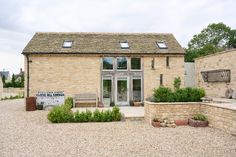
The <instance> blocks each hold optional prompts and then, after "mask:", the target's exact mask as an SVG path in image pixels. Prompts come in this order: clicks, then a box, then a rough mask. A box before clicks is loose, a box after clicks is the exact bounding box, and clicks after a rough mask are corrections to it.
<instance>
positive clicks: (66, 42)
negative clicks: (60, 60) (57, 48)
mask: <svg viewBox="0 0 236 157" xmlns="http://www.w3.org/2000/svg"><path fill="white" fill-rule="evenodd" d="M72 43H73V42H72V41H64V42H63V46H62V47H63V48H71V47H72Z"/></svg>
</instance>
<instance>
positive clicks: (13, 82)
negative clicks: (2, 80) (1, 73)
mask: <svg viewBox="0 0 236 157" xmlns="http://www.w3.org/2000/svg"><path fill="white" fill-rule="evenodd" d="M11 83H12V86H13V87H14V86H15V85H16V78H15V75H14V74H12V78H11Z"/></svg>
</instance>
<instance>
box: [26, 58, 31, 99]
mask: <svg viewBox="0 0 236 157" xmlns="http://www.w3.org/2000/svg"><path fill="white" fill-rule="evenodd" d="M26 62H27V65H26V66H27V84H26V88H27V91H26V96H27V97H29V63H30V62H31V61H30V60H29V55H28V54H26Z"/></svg>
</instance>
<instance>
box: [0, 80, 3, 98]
mask: <svg viewBox="0 0 236 157" xmlns="http://www.w3.org/2000/svg"><path fill="white" fill-rule="evenodd" d="M2 93H3V83H2V78H1V77H0V98H1V97H2Z"/></svg>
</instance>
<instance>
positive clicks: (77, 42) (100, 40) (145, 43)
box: [23, 32, 184, 54]
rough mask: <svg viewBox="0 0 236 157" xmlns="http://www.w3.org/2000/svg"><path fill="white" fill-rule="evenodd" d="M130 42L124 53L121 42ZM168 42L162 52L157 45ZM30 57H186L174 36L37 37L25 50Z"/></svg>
mask: <svg viewBox="0 0 236 157" xmlns="http://www.w3.org/2000/svg"><path fill="white" fill-rule="evenodd" d="M65 40H69V41H73V44H72V47H71V48H63V47H62V45H63V42H64V41H65ZM124 41H127V42H128V43H129V49H121V47H120V42H124ZM161 41H164V42H165V43H166V45H167V46H168V49H160V48H158V46H157V44H156V42H161ZM30 53H33V54H34V53H40V54H43V53H51V54H53V53H55V54H58V53H59V54H60V53H82V54H86V53H88V54H90V53H91V54H94V53H95V54H97V53H98V54H103V53H105V54H107V53H108V54H109V53H112V54H132V53H140V54H153V53H160V54H163V53H164V54H184V50H183V48H182V47H181V46H180V44H179V43H178V42H177V40H176V39H175V37H174V36H173V35H172V34H160V33H58V32H55V33H53V32H52V33H35V35H34V36H33V38H32V39H31V40H30V42H29V43H28V44H27V46H26V47H25V48H24V50H23V54H30Z"/></svg>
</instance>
